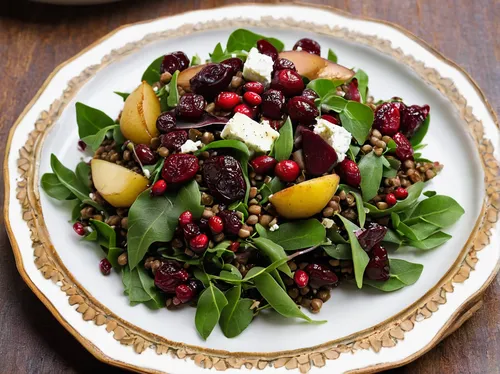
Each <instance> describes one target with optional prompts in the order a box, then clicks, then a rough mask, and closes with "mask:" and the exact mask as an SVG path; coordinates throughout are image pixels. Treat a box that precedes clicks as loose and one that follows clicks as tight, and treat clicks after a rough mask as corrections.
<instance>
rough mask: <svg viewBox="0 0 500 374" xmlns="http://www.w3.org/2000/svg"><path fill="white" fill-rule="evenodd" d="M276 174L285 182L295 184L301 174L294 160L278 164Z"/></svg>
mask: <svg viewBox="0 0 500 374" xmlns="http://www.w3.org/2000/svg"><path fill="white" fill-rule="evenodd" d="M274 173H275V174H276V176H277V177H278V178H279V179H281V180H282V181H283V182H293V181H294V180H295V179H297V178H298V176H299V174H300V168H299V165H298V164H297V163H296V162H295V161H292V160H283V161H280V162H278V163H277V164H276V167H275V168H274Z"/></svg>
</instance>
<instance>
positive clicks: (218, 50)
mask: <svg viewBox="0 0 500 374" xmlns="http://www.w3.org/2000/svg"><path fill="white" fill-rule="evenodd" d="M209 55H210V59H211V60H212V62H221V61H222V60H221V59H220V58H221V57H222V56H224V50H223V49H222V44H220V43H217V45H216V46H215V48H214V51H213V52H212V53H209Z"/></svg>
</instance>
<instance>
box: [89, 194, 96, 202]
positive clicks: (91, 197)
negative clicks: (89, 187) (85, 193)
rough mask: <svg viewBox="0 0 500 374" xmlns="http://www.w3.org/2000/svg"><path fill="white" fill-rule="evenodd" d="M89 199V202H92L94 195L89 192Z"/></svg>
mask: <svg viewBox="0 0 500 374" xmlns="http://www.w3.org/2000/svg"><path fill="white" fill-rule="evenodd" d="M89 197H90V199H91V200H94V197H95V195H94V194H93V193H92V192H91V193H89Z"/></svg>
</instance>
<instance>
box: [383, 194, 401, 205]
mask: <svg viewBox="0 0 500 374" xmlns="http://www.w3.org/2000/svg"><path fill="white" fill-rule="evenodd" d="M385 202H386V203H387V204H389V205H390V206H393V205H394V204H396V203H397V202H398V200H397V199H396V196H395V195H394V194H393V193H388V194H387V195H385Z"/></svg>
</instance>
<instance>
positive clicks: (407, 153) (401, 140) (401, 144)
mask: <svg viewBox="0 0 500 374" xmlns="http://www.w3.org/2000/svg"><path fill="white" fill-rule="evenodd" d="M392 139H393V140H394V142H395V143H396V156H398V158H399V159H400V160H401V161H406V160H410V159H412V158H413V147H412V146H411V143H410V141H409V140H408V138H407V137H406V136H404V135H403V134H402V133H400V132H398V133H396V134H394V136H393V137H392Z"/></svg>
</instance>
